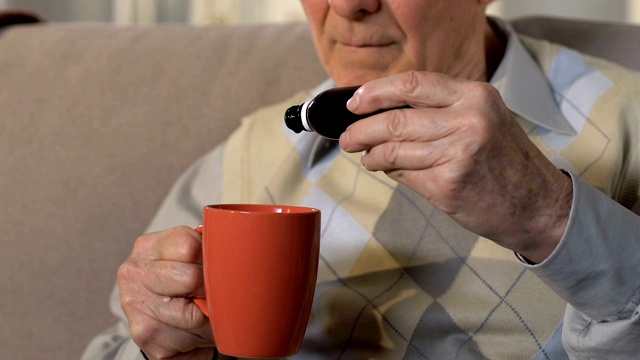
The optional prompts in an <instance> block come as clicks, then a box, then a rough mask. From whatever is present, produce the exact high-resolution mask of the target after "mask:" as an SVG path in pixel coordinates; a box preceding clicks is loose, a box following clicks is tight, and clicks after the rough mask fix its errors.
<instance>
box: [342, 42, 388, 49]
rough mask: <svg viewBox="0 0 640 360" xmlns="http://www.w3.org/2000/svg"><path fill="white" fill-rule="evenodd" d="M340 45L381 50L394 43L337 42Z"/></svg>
mask: <svg viewBox="0 0 640 360" xmlns="http://www.w3.org/2000/svg"><path fill="white" fill-rule="evenodd" d="M337 43H338V44H340V45H342V46H345V47H350V48H379V47H385V46H389V45H392V44H393V42H359V41H337Z"/></svg>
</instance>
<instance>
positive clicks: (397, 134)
mask: <svg viewBox="0 0 640 360" xmlns="http://www.w3.org/2000/svg"><path fill="white" fill-rule="evenodd" d="M405 114H406V113H405V112H404V111H401V110H396V111H391V112H390V115H391V117H390V118H389V121H387V131H388V132H389V134H390V135H391V136H392V138H394V139H401V138H402V135H403V133H404V128H405V126H406V124H405V123H406V117H405Z"/></svg>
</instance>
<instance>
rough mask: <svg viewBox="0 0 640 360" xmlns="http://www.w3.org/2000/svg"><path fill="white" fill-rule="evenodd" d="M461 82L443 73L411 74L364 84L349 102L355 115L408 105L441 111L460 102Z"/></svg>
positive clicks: (407, 73)
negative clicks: (439, 109) (440, 109)
mask: <svg viewBox="0 0 640 360" xmlns="http://www.w3.org/2000/svg"><path fill="white" fill-rule="evenodd" d="M462 84H463V83H462V82H461V81H460V80H458V79H455V78H452V77H449V76H446V75H444V74H438V73H431V72H423V71H421V72H418V71H409V72H405V73H401V74H397V75H393V76H389V77H384V78H380V79H376V80H373V81H370V82H368V83H366V84H364V85H362V86H361V87H360V88H359V89H358V90H357V91H356V92H355V93H354V95H353V97H352V98H351V99H350V100H349V101H348V102H347V108H348V109H349V110H350V111H352V112H354V113H356V114H368V113H372V112H375V111H377V110H381V109H391V108H395V107H400V106H405V105H409V106H411V107H430V108H442V107H448V106H451V105H453V104H455V103H456V102H457V101H459V100H460V99H461V97H462V96H461V93H462V92H461V90H462V89H461V86H462Z"/></svg>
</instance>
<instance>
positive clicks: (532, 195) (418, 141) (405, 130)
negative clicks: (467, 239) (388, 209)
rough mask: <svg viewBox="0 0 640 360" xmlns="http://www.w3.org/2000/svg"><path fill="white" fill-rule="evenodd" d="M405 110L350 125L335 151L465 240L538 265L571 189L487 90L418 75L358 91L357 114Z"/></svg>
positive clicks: (557, 232)
mask: <svg viewBox="0 0 640 360" xmlns="http://www.w3.org/2000/svg"><path fill="white" fill-rule="evenodd" d="M403 105H410V106H411V107H412V108H411V109H401V110H394V111H388V112H384V113H382V114H379V115H376V116H372V117H369V118H365V119H364V120H362V121H359V122H356V123H355V124H353V125H351V126H350V127H349V128H348V129H347V131H346V132H345V133H344V134H343V135H342V136H341V138H340V144H341V146H342V147H343V149H344V150H345V151H348V152H360V151H366V154H363V156H362V164H363V166H364V167H365V168H366V169H368V170H371V171H384V172H385V173H386V174H387V175H388V176H390V177H391V178H392V179H394V180H397V181H398V182H401V183H403V184H405V185H407V186H408V187H410V188H412V189H413V190H415V191H416V192H418V193H419V194H420V195H422V196H424V197H425V198H426V199H428V200H429V201H430V202H431V203H432V204H433V205H434V206H436V207H437V208H439V209H440V210H442V211H444V212H445V213H446V214H448V215H449V216H450V217H451V218H453V219H454V220H455V221H456V222H458V223H459V224H460V225H462V226H464V227H465V228H467V229H469V230H471V231H472V232H474V233H476V234H479V235H482V236H485V237H487V238H489V239H491V240H493V241H495V242H496V243H498V244H499V245H502V246H504V247H507V248H509V249H512V250H514V251H517V252H519V253H520V254H522V255H523V256H525V257H527V258H528V259H530V260H532V261H536V262H540V261H542V260H544V259H545V258H546V257H547V256H548V255H549V254H551V252H552V251H553V249H554V248H555V246H556V245H557V243H558V242H559V241H560V238H561V237H562V235H563V234H564V230H565V228H566V224H567V222H568V219H569V212H570V210H571V200H572V186H571V180H570V178H569V177H567V176H566V175H564V174H563V173H562V172H561V171H559V170H558V169H556V168H555V167H554V166H553V164H551V163H550V162H549V161H548V160H547V159H546V158H545V157H544V155H543V154H542V153H541V152H540V151H539V150H538V149H537V148H536V146H535V145H534V144H533V143H531V142H530V141H529V139H528V138H527V136H526V134H525V133H524V131H523V130H522V128H521V127H520V126H519V124H518V123H517V121H516V120H515V119H514V117H513V116H512V115H511V113H510V112H509V110H508V109H507V108H506V107H505V105H504V103H503V102H502V100H501V98H500V95H499V94H498V92H497V90H495V89H494V88H493V87H492V86H490V85H488V84H486V83H482V82H466V81H460V80H456V79H453V78H449V77H447V76H444V75H440V74H434V73H427V72H409V73H403V74H400V75H397V76H392V77H387V78H384V79H381V80H376V81H372V82H369V83H367V84H366V85H364V86H363V87H362V88H361V89H360V90H359V91H358V92H357V93H356V95H355V96H354V98H352V99H351V100H350V102H349V104H348V107H349V109H350V110H352V111H354V112H358V113H363V114H365V113H370V112H372V111H375V110H378V109H382V108H389V107H398V106H403Z"/></svg>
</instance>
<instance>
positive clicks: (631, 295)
mask: <svg viewBox="0 0 640 360" xmlns="http://www.w3.org/2000/svg"><path fill="white" fill-rule="evenodd" d="M572 180H573V186H574V199H573V205H572V212H571V216H570V219H569V224H568V226H567V230H566V232H565V235H564V237H563V239H562V240H561V242H560V244H559V245H558V247H557V248H556V249H555V250H554V252H553V253H552V254H551V255H550V256H549V258H547V259H546V260H545V261H543V262H542V263H540V264H537V265H529V266H528V267H529V268H530V269H531V271H532V272H533V273H535V274H536V275H537V276H538V277H539V278H540V279H541V280H542V281H544V282H545V283H546V284H547V285H548V286H549V287H551V289H553V290H554V291H555V292H556V293H557V294H559V295H560V296H562V297H563V298H564V299H565V300H566V301H567V302H568V303H569V305H568V307H567V310H566V312H565V318H564V325H563V333H562V338H563V343H564V346H565V349H566V350H567V352H568V354H569V356H570V358H572V359H620V360H622V359H632V358H635V357H637V355H638V354H640V341H638V339H640V315H639V310H640V306H639V305H638V304H639V303H640V276H638V275H637V274H638V269H639V268H640V216H638V215H637V214H635V213H634V212H632V211H631V210H629V209H627V208H625V207H623V206H622V205H620V204H618V203H617V202H615V201H614V200H612V199H610V198H609V197H608V196H606V195H605V194H604V193H602V192H600V191H599V190H597V189H595V188H593V187H591V186H590V185H588V184H586V183H585V182H584V181H582V180H581V179H579V178H578V177H577V176H572ZM636 208H638V206H636V207H634V209H636Z"/></svg>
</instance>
